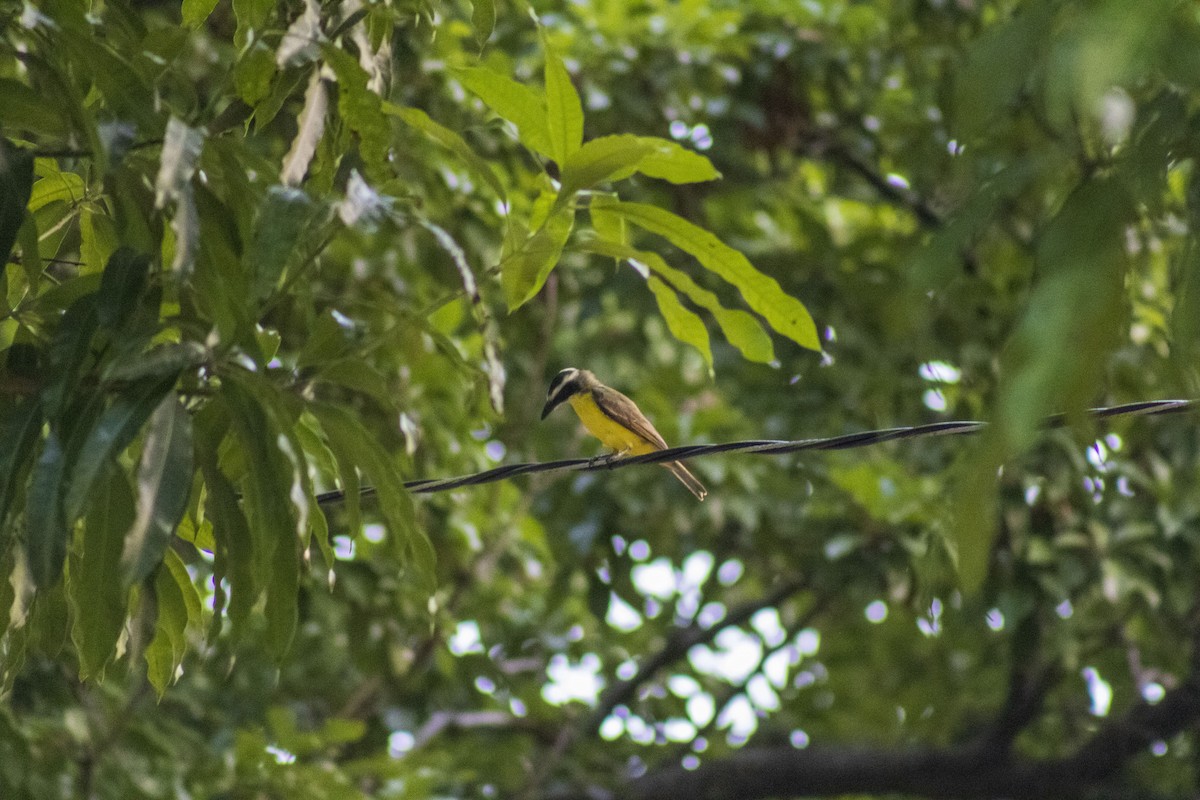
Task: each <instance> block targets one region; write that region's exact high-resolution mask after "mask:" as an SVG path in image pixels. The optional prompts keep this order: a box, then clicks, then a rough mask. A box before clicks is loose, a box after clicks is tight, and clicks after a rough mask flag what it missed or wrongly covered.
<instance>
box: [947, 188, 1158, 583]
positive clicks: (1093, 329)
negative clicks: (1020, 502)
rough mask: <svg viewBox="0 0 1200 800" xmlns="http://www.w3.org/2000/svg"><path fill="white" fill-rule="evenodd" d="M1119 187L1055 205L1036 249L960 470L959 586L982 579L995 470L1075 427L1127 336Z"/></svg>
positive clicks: (992, 524) (1131, 214)
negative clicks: (992, 394)
mask: <svg viewBox="0 0 1200 800" xmlns="http://www.w3.org/2000/svg"><path fill="white" fill-rule="evenodd" d="M1135 209H1136V204H1135V203H1134V202H1133V200H1132V198H1131V197H1130V195H1129V193H1128V190H1127V188H1126V186H1125V184H1124V183H1122V182H1121V181H1119V180H1115V179H1111V178H1097V179H1092V180H1091V181H1088V182H1087V183H1084V184H1083V185H1082V186H1080V187H1079V188H1078V189H1076V190H1075V191H1074V192H1073V193H1072V194H1071V195H1070V196H1069V197H1068V198H1067V200H1066V202H1064V203H1063V206H1062V208H1061V209H1060V210H1059V212H1058V214H1057V215H1056V216H1055V217H1054V219H1053V220H1052V221H1051V222H1050V224H1049V225H1047V226H1046V228H1045V230H1044V231H1043V232H1042V234H1041V236H1040V237H1039V240H1038V243H1037V251H1036V264H1037V270H1036V274H1037V276H1038V280H1037V281H1036V282H1035V283H1034V285H1033V289H1032V291H1031V293H1030V296H1029V301H1028V307H1027V309H1026V311H1025V313H1024V315H1023V316H1022V318H1021V321H1020V324H1019V325H1018V326H1017V329H1016V331H1015V332H1014V333H1013V335H1012V338H1011V340H1010V341H1009V342H1008V344H1007V346H1006V347H1005V350H1004V354H1003V358H1002V360H1001V383H1000V388H999V392H998V399H997V403H996V409H995V411H994V412H993V418H992V420H991V424H990V425H989V426H988V429H987V431H986V433H985V435H984V437H983V440H982V441H981V442H980V444H979V446H978V447H977V448H976V449H975V452H974V453H972V454H971V455H970V456H969V458H968V459H967V460H966V463H965V470H966V474H965V476H964V477H963V478H962V479H961V481H960V487H959V488H958V490H957V491H956V498H955V503H954V509H955V514H956V520H955V525H954V527H953V531H954V538H955V544H956V546H957V551H958V559H959V574H960V577H961V580H962V582H963V584H964V585H965V586H966V587H967V588H969V589H974V588H977V587H978V586H979V585H980V584H981V583H982V581H983V579H984V577H985V576H986V567H987V556H988V554H989V553H990V552H991V550H992V541H993V538H994V535H995V530H996V505H997V502H996V501H997V481H996V474H997V470H998V469H999V468H1000V467H1001V466H1002V465H1003V464H1004V463H1005V462H1006V461H1007V460H1008V459H1010V458H1011V457H1012V456H1013V455H1015V454H1017V453H1020V452H1021V451H1022V450H1024V449H1025V448H1027V447H1029V446H1030V445H1031V444H1032V443H1033V442H1034V441H1036V439H1037V437H1038V436H1039V435H1040V431H1041V420H1043V419H1044V418H1045V417H1046V416H1047V415H1049V414H1051V413H1059V412H1061V413H1065V414H1067V416H1068V418H1069V419H1072V420H1076V421H1078V420H1081V419H1082V418H1083V413H1084V410H1085V409H1086V407H1087V406H1088V405H1089V403H1090V401H1091V400H1092V399H1093V398H1094V397H1095V396H1096V393H1097V391H1098V390H1099V387H1100V385H1101V382H1102V378H1103V377H1104V374H1105V368H1106V365H1108V364H1109V363H1110V361H1111V356H1112V352H1113V350H1115V349H1116V348H1117V347H1118V345H1119V343H1120V342H1121V340H1122V338H1123V335H1125V336H1127V332H1125V331H1126V327H1125V325H1123V324H1122V323H1121V322H1120V320H1122V318H1123V316H1124V313H1125V291H1126V290H1125V278H1126V273H1127V272H1128V268H1129V256H1128V254H1127V250H1126V244H1125V239H1124V236H1125V234H1124V231H1125V230H1126V228H1127V226H1128V225H1130V224H1132V222H1133V220H1134V219H1135V218H1136V216H1137V213H1136V210H1135Z"/></svg>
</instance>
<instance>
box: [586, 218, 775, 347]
mask: <svg viewBox="0 0 1200 800" xmlns="http://www.w3.org/2000/svg"><path fill="white" fill-rule="evenodd" d="M580 249H581V250H584V251H586V252H590V253H596V254H598V255H603V256H608V257H609V258H616V259H624V260H631V261H637V262H639V263H641V264H644V265H645V266H647V267H649V268H650V270H651V271H652V272H654V273H655V274H657V275H658V276H659V277H660V278H662V279H663V281H665V282H666V283H668V284H669V285H670V286H672V287H673V288H674V289H675V290H676V291H678V292H681V293H683V294H684V295H685V296H686V297H687V298H688V299H689V300H691V301H692V302H693V303H695V304H696V305H698V306H700V307H701V308H703V309H705V310H707V311H708V312H710V313H711V314H712V315H713V319H715V320H716V322H717V326H718V327H720V329H721V333H723V334H724V335H725V338H726V339H728V340H729V343H730V344H732V345H733V346H734V347H736V348H737V349H738V350H740V351H741V353H742V355H743V356H745V357H746V358H747V359H749V360H750V361H755V362H758V363H760V364H769V363H771V362H772V361H774V360H775V348H774V347H773V346H772V344H771V337H770V336H769V335H767V332H766V331H764V330H763V327H762V325H761V324H759V322H758V320H757V319H755V318H754V316H753V315H751V314H748V313H746V312H745V311H742V310H741V309H730V308H725V307H724V306H722V305H721V302H720V300H718V299H717V296H716V295H715V294H713V293H712V292H710V291H708V290H707V289H704V288H702V287H700V286H698V285H697V284H696V282H695V281H693V280H692V279H691V278H690V277H689V276H688V275H687V274H686V273H684V272H682V271H680V270H677V269H675V268H674V267H672V266H671V265H669V264H668V263H667V262H666V260H665V259H663V257H662V256H660V255H659V254H658V253H651V252H649V251H645V250H637V249H635V248H633V247H629V246H628V245H622V244H618V243H616V242H609V241H604V240H596V239H593V240H589V241H584V242H583V243H581V244H580Z"/></svg>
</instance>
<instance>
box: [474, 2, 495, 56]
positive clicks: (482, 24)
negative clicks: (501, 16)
mask: <svg viewBox="0 0 1200 800" xmlns="http://www.w3.org/2000/svg"><path fill="white" fill-rule="evenodd" d="M471 5H472V6H473V10H472V12H471V25H473V26H474V27H475V42H476V43H477V44H478V45H479V46H480V47H481V48H482V47H483V46H484V45H485V44H487V40H488V39H490V38H491V36H492V31H494V30H495V29H496V0H471Z"/></svg>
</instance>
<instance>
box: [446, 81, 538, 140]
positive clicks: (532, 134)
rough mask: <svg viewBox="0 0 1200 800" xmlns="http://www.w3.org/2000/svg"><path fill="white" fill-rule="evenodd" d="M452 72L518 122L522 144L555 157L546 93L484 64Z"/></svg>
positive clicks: (464, 83)
mask: <svg viewBox="0 0 1200 800" xmlns="http://www.w3.org/2000/svg"><path fill="white" fill-rule="evenodd" d="M451 74H453V75H454V77H456V78H458V80H459V81H460V82H461V83H462V85H463V86H465V87H467V90H468V91H471V92H473V93H474V94H476V95H478V96H479V99H481V100H483V102H485V103H487V104H488V106H489V107H490V108H491V109H492V111H495V112H496V113H497V114H499V115H500V116H501V117H503V118H504V119H506V120H508V121H509V122H511V123H512V124H513V125H516V126H517V137H518V138H519V139H520V140H521V143H522V144H523V145H525V146H526V147H528V148H529V149H530V150H532V151H534V152H535V153H540V154H541V155H543V156H545V157H546V158H554V148H553V147H552V146H551V144H550V130H549V128H548V127H547V124H546V99H545V97H544V96H542V95H541V94H540V93H539V92H537V91H536V90H534V89H531V88H529V87H528V86H525V85H523V84H520V83H517V82H516V81H514V80H513V79H512V78H510V77H508V76H507V75H501V74H500V73H498V72H493V71H492V70H490V69H487V68H485V67H464V68H460V69H454V70H451Z"/></svg>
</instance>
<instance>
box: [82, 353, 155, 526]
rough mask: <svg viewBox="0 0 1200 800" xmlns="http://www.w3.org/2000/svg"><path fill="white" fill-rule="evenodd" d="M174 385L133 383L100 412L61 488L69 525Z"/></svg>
mask: <svg viewBox="0 0 1200 800" xmlns="http://www.w3.org/2000/svg"><path fill="white" fill-rule="evenodd" d="M174 385H175V377H174V376H171V377H170V378H168V379H166V380H157V381H147V382H145V383H141V384H135V385H133V386H130V387H129V388H127V389H125V390H123V391H122V392H120V393H119V394H118V395H117V397H116V399H114V400H113V402H112V405H110V406H109V407H108V408H106V409H104V411H103V412H101V414H100V417H99V418H98V419H97V420H96V423H95V425H94V426H93V427H92V428H91V430H90V431H88V432H87V435H86V438H84V439H83V444H82V446H80V447H79V448H78V451H77V455H76V457H75V463H74V464H73V465H72V467H71V478H70V483H69V484H68V485H67V486H66V487H65V490H66V491H65V498H64V501H63V502H64V505H63V509H64V511H65V513H66V515H67V519H68V521H69V522H72V523H73V522H74V521H75V520H77V519H79V517H80V516H82V515H83V512H84V511H85V509H86V506H87V502H88V500H89V499H90V498H91V495H92V490H93V488H94V486H95V484H96V481H97V480H99V479H100V476H101V475H102V474H103V472H104V469H105V467H106V466H108V465H111V464H114V463H115V462H116V458H117V456H119V455H120V454H121V453H122V452H124V450H125V448H126V447H128V446H129V445H130V443H131V442H132V441H133V439H134V437H135V436H137V434H138V431H140V430H141V429H142V425H144V424H145V422H146V420H147V419H149V418H150V415H151V414H152V413H154V409H155V408H157V407H158V404H159V403H160V402H161V401H162V399H163V397H164V396H165V395H166V394H167V392H169V391H170V390H171V387H172V386H174ZM73 450H74V448H73Z"/></svg>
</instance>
